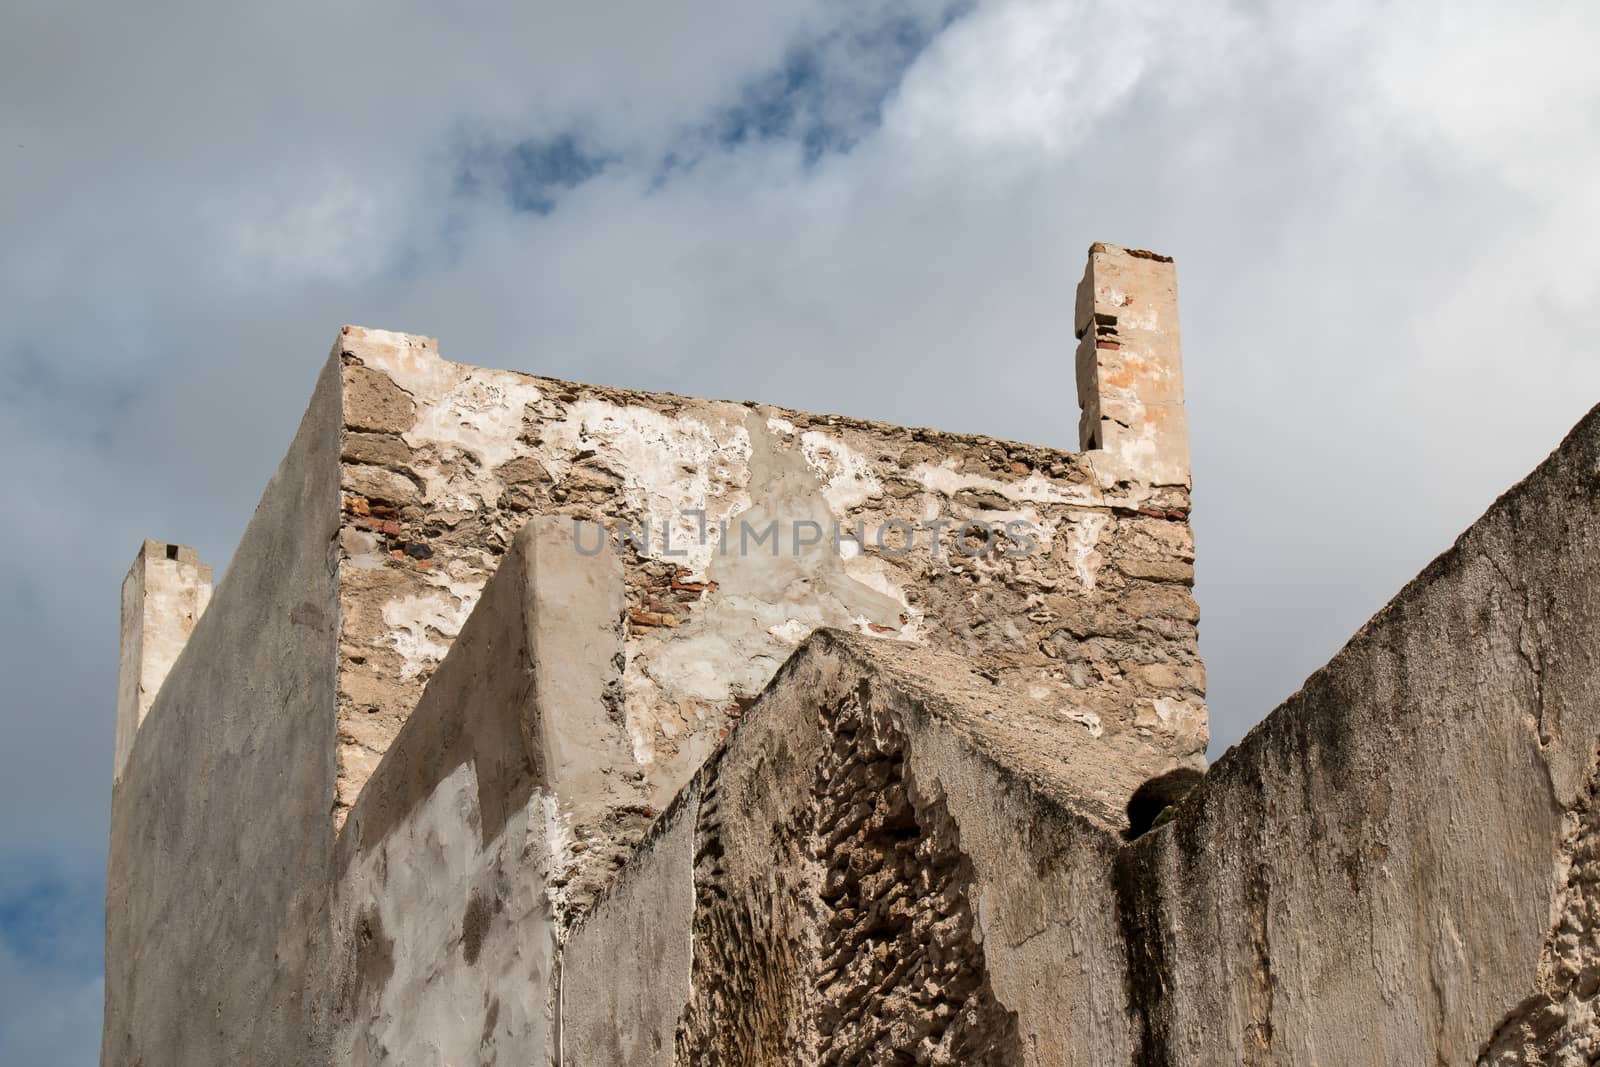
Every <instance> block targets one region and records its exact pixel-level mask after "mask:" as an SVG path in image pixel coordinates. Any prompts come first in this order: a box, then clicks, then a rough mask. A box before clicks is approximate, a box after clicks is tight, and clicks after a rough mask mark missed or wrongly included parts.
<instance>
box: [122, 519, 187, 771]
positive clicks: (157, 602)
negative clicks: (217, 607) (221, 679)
mask: <svg viewBox="0 0 1600 1067" xmlns="http://www.w3.org/2000/svg"><path fill="white" fill-rule="evenodd" d="M210 602H211V568H210V567H208V566H207V565H206V564H204V563H201V562H200V559H199V557H198V556H196V555H195V551H194V549H192V548H190V547H188V546H187V545H170V544H167V543H166V542H164V541H146V542H145V543H144V544H142V545H140V546H139V555H138V556H137V557H135V559H134V561H133V566H132V567H130V568H128V576H127V577H126V578H124V579H123V580H122V650H121V656H120V659H119V662H118V664H117V739H116V749H115V755H114V757H113V766H114V776H113V777H114V778H116V779H120V778H121V777H122V769H123V767H124V766H125V765H126V764H127V762H128V754H129V753H130V752H132V751H133V739H134V736H135V735H136V734H138V732H139V726H140V724H141V723H143V722H144V717H145V716H146V715H147V714H149V712H150V705H151V704H153V703H155V699H156V694H157V693H158V692H160V691H161V683H162V682H164V681H166V679H167V672H168V671H170V670H172V665H173V664H174V663H176V662H177V661H178V653H180V652H182V651H183V646H184V645H185V644H187V643H188V640H189V635H190V634H192V633H193V632H194V627H195V623H197V622H199V621H200V616H201V615H203V614H204V613H205V610H206V605H207V604H209V603H210Z"/></svg>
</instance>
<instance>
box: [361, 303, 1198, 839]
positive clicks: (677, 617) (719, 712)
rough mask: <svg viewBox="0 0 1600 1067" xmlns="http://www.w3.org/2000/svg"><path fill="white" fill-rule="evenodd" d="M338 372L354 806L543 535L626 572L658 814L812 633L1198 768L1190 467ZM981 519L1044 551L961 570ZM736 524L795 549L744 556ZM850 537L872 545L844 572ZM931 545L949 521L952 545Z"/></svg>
mask: <svg viewBox="0 0 1600 1067" xmlns="http://www.w3.org/2000/svg"><path fill="white" fill-rule="evenodd" d="M339 350H340V351H341V354H342V358H343V361H344V363H345V382H346V400H345V412H346V414H345V421H346V431H345V434H344V453H343V455H344V467H343V486H344V523H345V525H344V529H343V532H342V534H341V545H342V555H343V562H344V571H343V573H344V577H343V580H342V585H341V598H342V601H343V605H344V628H343V633H342V635H341V668H340V701H341V712H340V739H341V748H340V752H341V756H340V784H339V795H340V798H341V799H340V803H341V805H348V804H349V803H351V802H353V800H354V798H355V797H356V796H357V795H358V794H359V791H360V788H361V786H362V784H363V783H364V782H365V780H366V778H367V776H368V775H370V773H371V771H372V768H373V767H374V766H376V764H377V761H378V760H379V759H380V758H381V756H382V753H383V752H384V751H385V750H386V748H387V746H388V744H389V742H390V740H391V739H392V738H393V737H394V736H395V734H396V732H397V731H398V729H399V727H400V724H401V723H403V722H404V720H405V717H406V715H407V714H409V712H410V709H411V708H412V707H413V706H415V703H416V699H417V695H418V693H419V692H420V690H421V687H422V685H423V683H424V682H425V681H426V679H427V677H428V675H429V673H430V672H431V671H432V670H433V669H434V667H435V665H436V664H437V663H438V661H439V659H440V657H441V656H442V655H443V653H444V651H445V650H446V649H447V648H448V647H449V644H450V642H451V640H453V638H454V637H455V635H456V633H457V632H458V631H459V628H460V626H461V623H462V621H463V620H464V619H465V618H466V616H467V614H468V613H469V612H470V611H471V609H472V605H473V603H474V601H475V599H476V597H477V595H478V591H479V589H481V587H482V584H483V581H484V580H485V578H486V577H487V575H488V574H489V573H491V572H492V571H493V569H494V567H495V565H496V563H497V561H498V557H499V554H500V553H501V552H503V550H504V546H505V544H506V543H507V541H508V540H509V538H510V537H511V536H512V534H513V533H514V531H515V530H516V529H517V528H518V527H519V526H520V525H521V524H522V522H524V521H525V520H526V519H527V518H528V517H529V516H530V515H559V516H565V517H568V518H570V519H578V520H583V521H584V522H586V523H598V524H603V525H604V526H605V527H606V528H608V529H609V530H610V531H611V533H612V543H613V544H614V545H616V546H617V547H618V548H619V550H620V551H621V553H622V555H623V558H624V581H625V612H626V623H627V633H626V641H625V644H624V648H623V670H622V673H621V678H620V688H619V699H620V707H621V710H622V714H623V717H624V719H625V722H626V725H627V729H628V737H629V742H630V745H631V748H632V752H633V756H634V759H635V761H636V763H637V765H638V768H639V770H640V771H641V773H642V774H643V775H644V783H645V799H646V802H647V803H648V804H649V805H651V806H653V807H655V808H660V807H663V806H665V804H666V803H667V802H668V801H669V800H670V799H671V797H672V796H673V795H674V794H675V793H676V791H677V790H678V789H679V788H680V787H681V786H682V785H683V784H684V783H685V782H686V781H687V780H688V778H689V776H690V775H691V774H692V772H693V771H694V769H695V768H696V767H697V766H698V765H699V763H700V762H701V761H702V760H703V759H704V758H705V756H706V755H707V754H708V753H709V752H710V751H711V749H712V747H713V746H714V745H715V743H716V742H717V740H718V739H719V738H720V737H721V736H723V735H724V733H725V732H726V731H727V730H728V729H729V728H730V727H731V726H732V724H733V722H734V721H735V720H736V719H737V717H738V716H739V715H740V714H742V711H743V709H744V707H746V706H748V704H749V702H750V701H751V700H752V699H753V698H754V696H755V695H756V693H758V692H759V691H760V689H761V687H762V686H763V685H764V684H765V682H766V680H767V679H768V678H769V677H770V676H771V674H772V672H773V671H774V670H776V668H777V667H778V665H779V664H781V663H782V662H783V660H784V659H785V658H786V657H787V656H788V655H789V654H790V653H791V652H792V650H793V649H794V648H795V647H796V645H797V644H798V643H799V641H800V640H801V639H803V638H804V637H805V635H806V634H808V633H810V632H811V631H812V630H813V629H815V628H817V627H819V626H835V627H841V628H846V629H852V630H855V631H856V632H860V633H864V634H872V635H877V636H885V637H890V638H895V639H899V640H903V641H906V642H908V643H912V644H916V645H923V646H927V647H931V648H936V649H942V650H945V651H949V652H953V653H959V654H962V655H966V656H970V657H972V658H973V660H974V662H975V663H977V664H978V665H979V666H980V667H982V668H983V669H985V670H987V671H989V672H990V673H991V674H992V675H993V676H994V678H995V679H996V680H997V681H1001V680H1003V681H1006V682H1014V683H1017V684H1026V685H1027V686H1028V687H1029V689H1030V690H1031V691H1032V692H1034V693H1035V695H1037V696H1039V697H1040V698H1041V699H1044V700H1045V701H1046V702H1047V703H1048V704H1049V705H1050V706H1049V709H1048V711H1047V712H1046V714H1047V715H1048V716H1049V717H1050V719H1051V720H1052V721H1053V722H1054V723H1055V724H1056V725H1057V726H1058V727H1059V728H1060V729H1064V730H1076V731H1082V732H1085V733H1088V734H1094V735H1098V734H1101V733H1107V732H1109V733H1119V732H1124V731H1127V732H1133V733H1137V734H1139V735H1140V736H1144V737H1149V738H1152V739H1154V740H1156V742H1157V743H1158V744H1160V745H1161V746H1162V747H1164V748H1165V749H1166V750H1167V751H1168V752H1170V753H1171V754H1172V756H1173V758H1174V759H1181V758H1184V757H1194V756H1197V755H1198V754H1199V753H1200V752H1202V751H1203V750H1204V747H1205V742H1206V726H1205V705H1204V671H1203V667H1202V665H1201V663H1200V659H1199V655H1198V651H1197V648H1196V643H1195V625H1196V621H1197V619H1198V609H1197V608H1196V606H1195V602H1194V598H1193V596H1192V594H1191V591H1190V586H1191V584H1192V579H1193V541H1192V538H1191V536H1190V533H1189V528H1188V523H1187V516H1188V510H1189V497H1188V487H1187V470H1186V468H1185V469H1184V470H1183V471H1182V472H1181V476H1180V474H1179V473H1172V474H1171V475H1170V476H1169V477H1168V478H1167V479H1166V480H1165V482H1154V483H1153V482H1151V481H1147V480H1144V479H1143V478H1142V475H1141V474H1140V472H1139V471H1138V470H1137V469H1136V468H1130V467H1128V466H1127V465H1125V464H1123V463H1121V462H1119V461H1118V460H1117V459H1116V457H1114V456H1111V455H1110V454H1107V453H1083V454H1075V453H1066V452H1059V451H1055V450H1051V449H1044V448H1038V447H1034V446H1028V445H1021V444H1016V443H1012V442H1003V441H995V440H991V439H986V438H979V437H971V436H964V435H957V434H943V433H937V432H934V431H927V430H912V429H904V428H900V427H891V426H885V425H881V424H877V423H869V422H863V421H859V420H852V419H843V418H838V417H831V416H815V415H806V414H803V413H799V412H793V411H787V410H783V409H778V408H772V407H768V406H765V405H757V404H735V403H726V402H718V401H706V400H691V399H685V398H681V397H674V396H668V395H659V394H645V393H636V392H628V391H623V390H614V389H604V388H599V387H593V386H582V385H575V384H572V383H567V382H560V381H554V380H551V379H545V378H535V377H530V376H526V375H520V374H513V373H509V372H502V371H489V370H483V369H481V368H476V367H470V366H465V365H461V364H455V363H450V362H447V361H445V360H442V359H440V358H439V356H438V354H437V349H436V346H435V344H434V342H432V341H431V340H427V339H424V338H418V337H413V336H409V335H402V334H389V333H383V332H380V331H372V330H361V329H359V328H356V327H346V329H345V331H344V333H343V335H342V338H341V342H340V345H339ZM686 509H693V510H694V511H695V512H696V513H697V514H694V515H685V514H684V511H685V510H686ZM967 519H975V520H982V521H985V522H987V523H989V524H991V525H992V526H993V527H994V528H996V529H997V530H1004V529H1005V528H1006V524H1007V523H1009V522H1018V523H1025V524H1026V526H1018V527H1013V528H1012V529H1013V531H1019V532H1025V534H1026V537H1027V538H1028V539H1029V541H1028V542H1025V541H1023V540H1022V539H1021V538H1020V537H1019V538H1017V539H1015V540H1011V541H1006V540H1004V539H1001V538H997V540H996V543H995V544H994V545H993V547H992V548H991V549H990V550H989V551H987V552H983V553H981V554H977V555H972V556H969V555H966V554H964V552H963V551H962V548H961V546H960V545H959V544H958V540H957V536H956V533H957V527H958V525H959V524H960V523H961V522H963V521H965V520H967ZM702 521H703V522H704V527H703V528H702V526H701V523H702ZM741 522H743V523H745V524H747V525H748V527H749V528H750V529H751V530H753V531H755V532H756V534H757V535H759V534H760V533H761V532H763V531H765V530H766V528H767V526H768V524H769V523H771V522H776V524H777V538H776V542H764V543H761V544H759V545H756V546H754V547H752V545H751V542H749V541H748V540H747V541H746V542H745V544H744V546H743V548H744V551H743V552H741V544H740V537H739V531H740V530H741ZM835 522H838V523H839V524H840V528H841V530H843V531H845V533H846V534H847V535H848V534H849V533H850V532H851V531H854V530H856V529H857V527H858V524H859V525H860V527H861V529H862V530H863V532H864V534H865V536H864V537H862V538H861V540H859V541H857V540H855V539H854V538H853V537H850V536H847V537H846V543H844V544H843V546H842V549H841V550H839V551H836V550H835V548H834V545H833V538H832V533H833V528H834V523H835ZM925 522H935V523H940V522H942V523H947V524H948V525H946V526H944V527H940V528H939V541H938V546H937V549H936V548H935V543H934V533H933V532H932V531H930V530H929V529H928V528H927V527H924V526H923V525H922V524H923V523H925ZM725 523H726V524H728V525H727V527H726V528H727V529H729V530H732V531H734V533H733V534H732V535H730V536H729V538H728V540H727V541H724V540H723V539H722V538H723V534H722V531H723V529H724V524H725ZM808 523H815V524H816V525H815V527H812V526H809V525H807V524H808ZM894 523H903V524H906V525H905V527H897V526H894V525H892V524H894ZM619 526H625V527H626V528H628V529H630V530H635V531H637V530H640V529H643V528H646V527H647V528H648V530H649V532H650V536H649V539H648V542H647V543H645V544H642V545H641V544H639V543H637V542H636V541H629V540H627V539H624V538H618V537H617V536H615V535H616V531H617V529H618V527H619ZM906 528H910V529H912V530H914V534H913V538H912V547H911V549H910V550H909V551H907V552H905V553H904V554H900V552H899V550H900V547H901V545H902V543H903V540H902V535H903V531H904V529H906ZM664 529H665V530H669V531H670V532H669V533H668V534H666V540H663V530H664ZM702 529H704V531H705V543H703V544H702V543H701V531H702ZM880 529H885V530H886V531H887V532H886V536H885V544H884V545H883V546H880V545H879V544H878V543H877V537H876V533H877V531H878V530H880ZM814 530H821V531H823V532H822V534H821V543H820V544H816V545H809V546H803V547H802V549H801V550H800V551H799V552H798V553H795V552H793V548H794V542H795V537H796V533H797V532H798V533H799V536H800V538H801V540H807V539H810V538H811V537H812V536H813V531H814ZM574 537H576V538H579V539H583V540H584V541H585V543H586V544H587V545H592V544H594V543H597V542H596V541H595V540H594V539H595V537H596V529H595V527H581V528H579V529H577V530H575V531H574ZM1030 542H1031V543H1030ZM774 543H776V545H777V547H779V549H780V551H779V552H778V554H777V556H776V558H774V556H773V554H772V553H771V550H770V548H769V547H768V546H769V545H772V544H774ZM969 545H970V547H974V548H976V547H978V546H977V543H976V541H975V540H974V541H973V542H969ZM1029 549H1031V550H1029ZM572 551H573V554H574V555H576V554H577V546H576V545H574V546H573V549H572ZM1008 553H1015V554H1008Z"/></svg>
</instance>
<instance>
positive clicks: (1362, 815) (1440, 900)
mask: <svg viewBox="0 0 1600 1067" xmlns="http://www.w3.org/2000/svg"><path fill="white" fill-rule="evenodd" d="M1597 501H1600V411H1597V412H1596V413H1592V414H1591V415H1590V416H1589V417H1587V418H1586V419H1585V420H1584V421H1583V422H1582V423H1581V424H1579V426H1578V427H1577V429H1576V430H1575V431H1574V432H1573V433H1572V435H1571V436H1570V437H1569V438H1568V439H1567V441H1566V442H1565V443H1564V444H1563V445H1562V446H1561V447H1560V449H1559V450H1557V452H1556V453H1555V454H1554V455H1553V456H1552V457H1551V458H1550V459H1549V460H1548V461H1546V462H1545V463H1544V464H1543V465H1542V466H1541V467H1540V468H1539V469H1538V470H1537V471H1535V472H1534V474H1532V475H1531V476H1530V477H1529V478H1528V479H1527V480H1526V481H1524V482H1523V483H1522V484H1520V485H1518V486H1517V487H1516V488H1515V489H1513V490H1511V491H1510V492H1509V493H1507V494H1506V495H1505V496H1504V497H1503V498H1501V500H1500V501H1498V502H1497V503H1496V504H1495V505H1494V507H1493V508H1491V509H1490V510H1489V512H1488V513H1487V514H1486V515H1485V516H1484V517H1483V518H1482V519H1481V520H1480V521H1479V522H1478V523H1477V524H1476V525H1474V526H1473V527H1472V528H1471V529H1470V530H1469V531H1468V532H1467V533H1466V534H1464V535H1463V536H1462V537H1461V538H1460V540H1459V541H1457V543H1456V545H1455V547H1454V548H1453V549H1451V550H1450V551H1449V552H1448V553H1446V554H1445V555H1443V556H1442V557H1440V558H1439V559H1438V560H1437V561H1436V562H1434V563H1433V564H1432V565H1431V566H1430V567H1428V569H1427V570H1425V571H1424V572H1423V573H1422V574H1421V575H1420V576H1419V577H1418V578H1417V579H1416V580H1415V581H1413V582H1412V583H1411V584H1410V585H1409V586H1407V588H1406V589H1405V590H1404V591H1402V592H1401V593H1400V594H1399V595H1398V596H1397V597H1396V598H1395V600H1394V601H1393V602H1392V603H1391V604H1390V605H1389V606H1388V607H1387V608H1385V609H1384V610H1383V611H1382V612H1381V613H1379V614H1378V615H1377V616H1376V617H1375V618H1374V619H1373V620H1372V621H1371V622H1370V623H1368V624H1367V626H1366V627H1365V628H1363V629H1362V631H1361V632H1360V633H1359V634H1358V635H1357V636H1356V637H1355V638H1354V639H1353V640H1352V641H1351V642H1350V644H1349V645H1348V646H1346V647H1345V649H1344V650H1343V651H1341V652H1340V653H1339V655H1338V656H1337V657H1335V658H1334V659H1333V660H1332V661H1331V662H1330V663H1329V664H1328V665H1327V666H1326V667H1324V668H1323V669H1322V670H1320V671H1319V672H1317V674H1315V675H1314V676H1312V678H1311V679H1310V680H1309V681H1308V682H1307V683H1306V685H1305V687H1304V688H1303V689H1302V690H1301V691H1300V692H1299V693H1297V694H1295V696H1293V697H1292V698H1291V699H1290V700H1289V701H1288V702H1287V703H1286V704H1285V705H1284V706H1283V707H1281V708H1279V709H1278V710H1277V711H1276V712H1274V713H1273V714H1272V715H1271V716H1270V717H1269V718H1268V719H1267V720H1266V721H1265V722H1264V723H1262V725H1261V726H1259V727H1258V728H1257V729H1256V730H1255V731H1253V732H1252V733H1251V734H1250V736H1249V737H1248V738H1247V739H1246V740H1245V741H1244V742H1243V743H1241V744H1240V745H1239V746H1238V747H1237V748H1235V749H1233V750H1231V751H1230V752H1229V753H1228V754H1227V755H1225V756H1224V757H1223V758H1222V759H1221V760H1220V761H1218V763H1217V764H1216V766H1214V767H1213V768H1212V769H1211V771H1210V772H1209V773H1208V775H1207V778H1206V780H1205V782H1204V784H1203V785H1202V787H1201V788H1200V790H1199V791H1198V792H1197V793H1195V794H1192V795H1191V797H1190V798H1189V800H1188V801H1186V802H1185V803H1184V804H1183V806H1182V809H1181V814H1180V815H1179V816H1178V818H1177V819H1176V820H1175V822H1174V823H1173V824H1172V825H1171V826H1169V827H1167V828H1164V829H1161V830H1158V831H1156V832H1154V833H1152V834H1151V835H1149V836H1148V837H1147V838H1144V839H1141V840H1140V841H1139V842H1138V843H1137V844H1135V845H1134V846H1132V847H1131V848H1130V850H1129V853H1128V855H1127V856H1125V857H1124V861H1123V864H1122V866H1121V869H1120V870H1119V882H1120V885H1121V888H1122V890H1123V895H1124V904H1125V911H1126V918H1127V920H1128V923H1129V925H1128V929H1129V933H1130V944H1131V945H1132V946H1133V949H1134V960H1135V966H1134V967H1133V968H1132V969H1133V971H1134V972H1135V975H1134V977H1135V985H1136V987H1137V988H1136V990H1135V993H1136V996H1135V1002H1136V1003H1138V1004H1140V1005H1141V1006H1142V1008H1143V1011H1142V1012H1141V1016H1140V1019H1141V1030H1142V1044H1141V1052H1140V1059H1139V1060H1138V1061H1137V1062H1139V1063H1144V1064H1199V1063H1224V1062H1226V1063H1243V1064H1266V1063H1295V1064H1312V1063H1317V1064H1330V1065H1331V1064H1352V1065H1355V1064H1369V1063H1474V1062H1478V1063H1484V1064H1494V1065H1509V1064H1561V1065H1566V1064H1589V1063H1593V1062H1595V1061H1596V1060H1597V1058H1600V1018H1597V1014H1596V995H1597V992H1600V921H1597V916H1600V860H1597V847H1600V838H1597V836H1596V823H1597V819H1600V814H1597V810H1596V796H1595V785H1596V783H1595V776H1596V773H1597V772H1596V744H1597V742H1600V699H1597V693H1600V512H1597Z"/></svg>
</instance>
